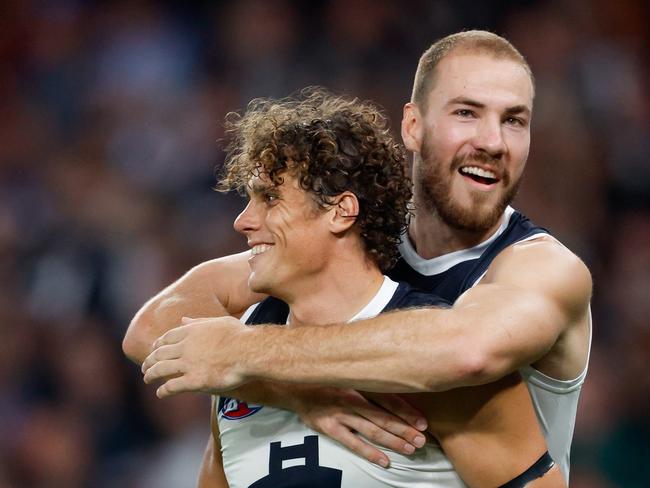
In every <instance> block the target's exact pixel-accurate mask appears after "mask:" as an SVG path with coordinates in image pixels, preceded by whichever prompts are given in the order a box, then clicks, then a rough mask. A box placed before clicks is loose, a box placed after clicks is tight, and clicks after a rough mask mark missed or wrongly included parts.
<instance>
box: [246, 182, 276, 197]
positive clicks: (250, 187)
mask: <svg viewBox="0 0 650 488" xmlns="http://www.w3.org/2000/svg"><path fill="white" fill-rule="evenodd" d="M276 189H277V186H276V185H271V184H267V183H262V182H260V181H259V180H256V181H255V182H254V183H252V184H251V183H250V182H249V183H248V184H247V185H246V193H247V194H248V195H249V196H252V195H260V194H263V193H266V192H268V191H272V190H276Z"/></svg>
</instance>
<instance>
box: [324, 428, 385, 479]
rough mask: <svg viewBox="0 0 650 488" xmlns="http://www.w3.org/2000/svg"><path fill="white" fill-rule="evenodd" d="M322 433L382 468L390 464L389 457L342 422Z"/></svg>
mask: <svg viewBox="0 0 650 488" xmlns="http://www.w3.org/2000/svg"><path fill="white" fill-rule="evenodd" d="M323 433H324V434H325V435H327V436H328V437H331V438H332V439H334V440H335V441H338V442H340V443H341V444H343V445H344V446H345V447H347V448H348V449H349V450H350V451H352V452H354V453H355V454H357V455H358V456H361V457H362V458H365V459H367V460H368V461H370V462H371V463H375V464H378V465H379V466H381V467H383V468H387V467H388V465H389V464H390V459H389V458H388V456H387V455H386V454H385V453H383V452H381V451H380V450H379V449H377V448H376V447H375V446H373V445H371V444H369V443H367V442H365V441H364V440H363V439H362V438H361V437H359V436H358V435H357V434H355V433H354V432H352V431H351V430H350V429H349V428H348V427H346V426H344V425H343V424H340V423H334V424H333V425H332V426H331V427H330V428H329V429H328V431H327V432H323Z"/></svg>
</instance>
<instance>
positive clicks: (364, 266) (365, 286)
mask: <svg viewBox="0 0 650 488" xmlns="http://www.w3.org/2000/svg"><path fill="white" fill-rule="evenodd" d="M336 261H338V262H337V263H332V266H328V267H327V268H326V269H324V270H323V271H322V272H319V273H318V274H317V275H314V276H313V277H311V278H310V279H309V281H308V282H306V283H301V286H300V289H299V290H298V292H297V293H295V294H293V295H292V296H288V297H285V298H284V300H285V301H286V302H287V304H288V305H289V309H290V311H291V312H290V315H289V325H290V326H291V327H299V326H302V325H307V324H309V325H325V324H333V323H341V322H347V321H348V320H350V319H351V318H352V317H354V316H355V315H356V314H357V313H358V312H360V311H361V310H362V309H363V308H364V307H365V306H366V305H367V304H368V302H370V300H372V298H373V297H374V296H375V295H376V294H377V292H378V291H379V289H380V288H381V285H382V283H383V282H384V275H383V274H382V273H381V271H380V270H379V269H378V268H377V266H375V265H374V263H370V262H369V261H368V260H367V259H363V260H360V259H344V258H339V259H337V260H336Z"/></svg>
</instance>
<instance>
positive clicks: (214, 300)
mask: <svg viewBox="0 0 650 488" xmlns="http://www.w3.org/2000/svg"><path fill="white" fill-rule="evenodd" d="M248 257H249V252H243V253H240V254H235V255H232V256H226V257H223V258H219V259H213V260H211V261H206V262H205V263H201V264H199V265H198V266H195V267H194V268H192V269H191V270H190V271H188V272H187V273H186V274H185V275H183V276H182V277H181V278H180V279H179V280H178V281H176V282H174V283H172V284H171V285H169V286H168V287H167V288H165V289H164V290H162V291H161V292H160V293H158V294H157V295H156V296H154V297H153V298H151V299H150V300H149V301H148V302H147V303H145V304H144V305H143V306H142V308H141V309H140V310H139V311H138V312H137V313H136V315H135V316H134V317H133V320H132V321H131V324H130V325H129V328H128V330H127V332H126V335H125V337H124V341H123V343H122V348H123V350H124V353H125V354H126V355H127V356H128V357H129V358H130V359H131V360H132V361H134V362H136V363H138V364H141V363H142V361H144V359H145V358H146V357H147V355H149V353H150V352H151V345H152V344H153V342H154V341H155V340H156V339H157V338H158V337H160V336H161V335H162V334H164V333H165V332H167V331H168V330H170V329H172V328H174V327H177V326H178V325H180V324H181V318H182V317H183V316H188V317H222V316H225V315H234V316H239V315H241V314H242V313H243V312H244V311H245V310H246V309H247V308H248V307H249V306H250V305H252V304H253V303H255V302H258V301H260V300H261V299H262V298H263V295H259V294H255V293H252V292H251V291H250V290H249V289H248V275H249V273H250V268H249V266H248Z"/></svg>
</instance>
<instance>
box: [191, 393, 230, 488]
mask: <svg viewBox="0 0 650 488" xmlns="http://www.w3.org/2000/svg"><path fill="white" fill-rule="evenodd" d="M210 410H211V413H210V430H211V433H210V438H209V439H208V445H207V446H206V448H205V454H204V455H203V462H202V463H201V470H200V471H199V480H198V485H197V486H198V488H228V480H226V473H225V472H224V470H223V458H222V457H221V440H220V438H219V424H218V423H217V418H216V413H215V412H216V410H215V408H214V398H213V399H212V404H211V405H210Z"/></svg>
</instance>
